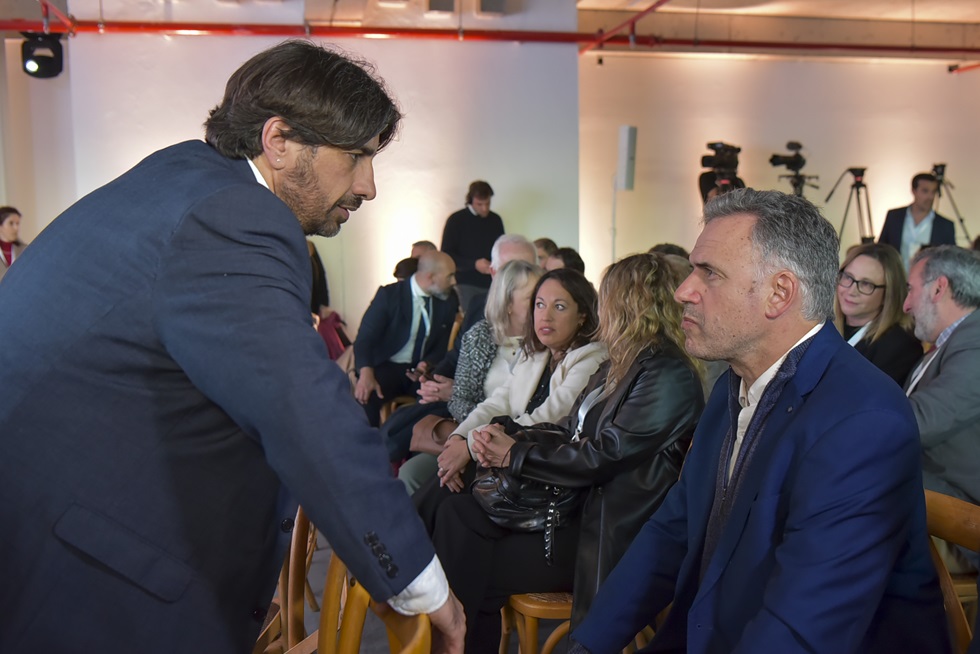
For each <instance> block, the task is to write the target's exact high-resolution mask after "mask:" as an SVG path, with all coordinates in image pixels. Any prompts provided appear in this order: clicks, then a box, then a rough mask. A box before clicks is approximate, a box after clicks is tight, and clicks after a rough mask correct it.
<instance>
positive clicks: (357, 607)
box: [316, 553, 432, 654]
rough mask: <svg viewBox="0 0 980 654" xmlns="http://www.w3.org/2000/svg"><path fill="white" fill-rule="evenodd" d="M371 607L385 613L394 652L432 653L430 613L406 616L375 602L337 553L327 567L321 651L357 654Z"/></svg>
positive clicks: (324, 653) (318, 641)
mask: <svg viewBox="0 0 980 654" xmlns="http://www.w3.org/2000/svg"><path fill="white" fill-rule="evenodd" d="M368 609H371V610H374V611H376V612H380V613H381V619H382V621H383V622H384V624H385V627H386V629H387V632H388V645H389V648H390V650H391V651H392V652H399V653H402V654H428V652H429V650H430V649H431V645H432V633H431V627H430V624H429V618H428V616H426V615H416V616H404V615H401V614H399V613H396V612H395V611H393V610H391V609H390V608H388V607H383V606H379V605H377V604H375V603H374V602H373V601H372V600H371V596H370V595H368V592H367V590H366V589H365V588H364V586H362V585H361V584H359V583H358V582H357V581H356V580H354V579H353V578H352V577H350V576H349V575H348V574H347V566H346V565H344V563H343V562H342V561H341V560H340V557H338V556H337V554H336V553H334V554H333V556H332V557H331V559H330V565H329V567H328V568H327V581H326V584H325V586H324V590H323V609H322V612H321V614H320V629H319V631H318V635H317V648H316V651H317V654H357V652H358V651H359V650H360V646H361V635H362V634H363V632H364V621H365V619H366V618H367V612H368Z"/></svg>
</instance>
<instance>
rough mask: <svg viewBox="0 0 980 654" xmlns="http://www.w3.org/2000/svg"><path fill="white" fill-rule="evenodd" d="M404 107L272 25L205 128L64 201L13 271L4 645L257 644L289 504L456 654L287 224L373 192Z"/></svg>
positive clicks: (453, 632)
mask: <svg viewBox="0 0 980 654" xmlns="http://www.w3.org/2000/svg"><path fill="white" fill-rule="evenodd" d="M400 118H401V116H400V114H399V112H398V110H397V108H396V107H395V105H394V102H393V101H392V99H391V98H390V97H389V96H388V94H387V92H386V91H385V89H384V87H383V85H382V83H381V81H380V80H378V79H377V78H376V77H374V75H373V71H372V69H371V68H370V67H369V66H367V65H365V64H363V63H360V62H356V61H352V60H351V59H349V58H346V57H344V56H341V55H338V54H335V53H333V52H330V51H327V50H324V49H323V48H320V47H317V46H315V45H313V44H311V43H308V42H305V41H288V42H285V43H282V44H280V45H278V46H275V47H273V48H271V49H270V50H267V51H265V52H262V53H260V54H258V55H256V56H255V57H253V58H252V59H251V60H249V61H248V62H246V63H245V64H244V65H243V66H242V67H241V68H240V69H239V70H238V71H236V72H235V73H234V74H233V75H232V77H231V79H230V80H229V82H228V85H227V87H226V91H225V96H224V99H223V100H222V102H221V104H220V105H219V106H218V107H216V108H215V109H214V110H213V111H212V112H211V116H210V118H209V119H208V121H207V123H206V138H207V143H203V142H200V141H192V142H186V143H181V144H178V145H175V146H172V147H170V148H166V149H164V150H161V151H160V152H157V153H155V154H152V155H150V156H149V157H147V158H146V159H145V160H143V161H142V162H141V163H140V164H138V165H137V166H136V167H135V168H133V169H132V170H130V171H129V172H127V173H125V174H124V175H122V176H121V177H119V178H118V179H116V180H115V181H113V182H110V183H109V184H107V185H106V186H104V187H102V188H101V189H98V190H96V191H94V192H93V193H91V194H90V195H88V196H87V197H85V198H82V199H81V200H80V201H79V202H77V203H76V204H75V205H74V206H72V207H71V208H69V209H68V210H67V211H66V212H65V213H64V214H62V215H61V216H60V217H59V218H57V219H56V220H55V221H54V222H53V223H52V224H51V226H50V227H49V228H48V229H46V230H45V231H44V232H43V233H42V234H41V236H39V237H38V239H37V240H36V242H35V245H34V246H33V247H32V248H31V249H30V250H27V251H26V252H25V254H24V256H23V259H22V260H21V261H18V265H17V267H16V268H14V269H12V270H11V271H10V272H9V273H8V275H7V278H6V279H5V280H4V283H3V285H2V288H0V303H2V306H3V307H4V308H3V311H2V312H0V338H2V339H3V341H4V342H5V344H6V346H5V347H4V348H3V350H2V352H0V388H2V389H3V392H2V393H0V445H2V448H3V452H4V454H3V457H0V496H2V497H3V498H4V499H3V503H2V508H0V517H2V524H3V525H4V530H5V534H6V535H5V537H4V538H2V539H0V579H3V584H2V588H0V614H2V615H3V616H4V618H3V626H2V628H0V651H4V652H20V651H28V650H30V651H37V652H67V651H75V652H96V651H105V652H122V651H130V650H133V649H138V650H140V651H142V652H160V653H161V654H162V653H163V652H180V651H186V652H190V651H200V652H204V651H207V652H222V653H224V652H228V653H231V652H249V651H251V648H252V644H253V643H254V639H255V637H256V636H257V634H258V632H259V629H260V627H261V626H262V622H263V619H264V617H265V610H266V607H267V606H268V605H269V601H270V599H271V597H272V593H273V590H274V588H275V583H276V576H277V571H278V569H279V566H280V563H281V562H282V557H283V554H284V551H285V548H286V545H287V544H288V541H289V537H290V535H289V532H290V531H291V529H292V524H293V521H292V517H293V515H294V514H295V511H296V503H297V501H298V502H299V503H301V504H302V505H303V506H304V507H305V509H306V511H307V512H308V513H309V514H310V516H311V518H312V520H313V522H314V523H315V524H316V526H317V527H318V528H319V529H320V530H321V531H322V532H323V533H324V534H325V535H326V537H327V539H328V540H329V541H330V544H331V545H332V546H333V548H334V549H335V550H336V551H337V553H338V554H339V555H340V557H341V558H342V559H343V560H344V561H345V562H346V563H347V564H348V566H349V567H350V568H351V570H352V571H353V574H354V575H355V576H356V577H357V579H358V580H359V581H360V582H361V583H362V584H364V586H365V587H366V588H367V589H368V590H369V591H370V593H371V594H372V595H373V596H374V597H375V598H377V599H379V600H388V601H389V603H390V604H391V605H392V607H394V608H395V609H396V610H398V611H400V612H403V613H409V614H412V613H422V612H429V613H431V614H432V620H433V624H434V625H435V627H436V629H437V633H436V643H435V649H436V650H437V651H453V652H459V651H461V649H462V637H463V630H464V627H463V619H462V612H461V610H460V608H459V605H458V602H457V601H456V600H455V598H454V597H453V596H452V594H451V592H450V591H449V589H448V586H447V584H446V580H445V575H444V574H443V572H442V567H441V565H440V564H439V561H438V559H437V558H435V555H434V553H433V549H432V546H431V544H430V543H429V542H428V539H427V537H426V535H425V531H424V529H423V527H422V524H421V522H420V521H419V519H418V517H417V514H416V512H415V511H414V509H413V507H412V505H411V502H410V501H409V499H408V497H407V496H406V495H405V492H404V490H403V488H402V486H401V484H399V483H398V482H397V481H395V480H394V479H392V478H391V476H390V470H389V467H388V462H387V457H386V453H385V450H384V447H383V445H382V443H381V440H380V438H379V437H378V435H377V434H376V433H375V432H373V431H372V430H371V429H370V428H369V427H368V424H367V422H366V420H365V419H364V412H363V410H362V409H361V407H360V406H358V405H357V403H356V402H355V401H354V399H353V398H352V397H351V394H350V388H349V384H348V381H347V377H346V376H345V375H344V374H343V373H342V372H341V371H340V369H339V368H338V367H337V366H336V365H335V364H333V363H332V362H331V361H330V360H329V359H328V357H327V351H326V349H325V348H324V346H323V342H322V341H321V340H320V338H319V336H318V335H317V334H316V332H315V331H314V330H313V329H312V328H311V316H310V306H309V303H310V296H311V281H310V264H309V258H308V254H307V247H306V243H305V235H321V236H333V235H335V234H336V233H337V232H338V231H339V229H340V225H341V224H342V223H344V222H345V221H347V219H348V218H349V216H350V213H351V212H352V211H355V210H356V209H357V208H358V207H359V206H360V204H361V203H362V202H363V201H365V200H371V199H373V198H374V196H375V186H374V171H373V159H374V156H375V155H376V154H377V152H378V151H379V150H381V149H382V148H383V147H384V146H386V145H387V144H388V143H389V141H390V140H391V138H392V137H393V135H394V133H395V130H396V128H397V126H398V122H399V120H400ZM280 482H281V485H280Z"/></svg>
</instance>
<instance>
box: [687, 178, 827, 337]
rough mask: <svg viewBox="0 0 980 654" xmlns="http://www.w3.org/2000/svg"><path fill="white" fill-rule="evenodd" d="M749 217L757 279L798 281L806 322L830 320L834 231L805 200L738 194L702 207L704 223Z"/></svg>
mask: <svg viewBox="0 0 980 654" xmlns="http://www.w3.org/2000/svg"><path fill="white" fill-rule="evenodd" d="M738 214H749V215H752V216H755V217H756V218H757V221H756V223H755V225H754V226H753V227H752V244H753V245H754V246H755V250H756V254H757V255H758V256H759V261H760V267H759V269H758V271H757V275H758V277H759V278H760V279H761V278H762V277H763V276H766V275H770V274H772V273H774V272H776V271H778V270H789V271H790V272H792V273H793V274H794V275H796V277H797V279H799V280H800V291H801V294H802V296H803V310H802V314H803V318H804V319H805V320H812V321H818V320H827V319H832V317H833V315H834V293H835V290H836V288H837V267H838V265H839V252H840V241H839V240H838V238H837V233H836V232H835V231H834V227H833V225H831V224H830V223H829V222H827V219H826V218H824V217H823V216H821V215H820V211H819V210H818V209H817V208H816V207H815V206H814V205H813V203H811V202H810V201H809V200H807V199H806V198H803V197H800V196H795V195H787V194H785V193H781V192H779V191H756V190H754V189H736V190H734V191H731V192H730V193H725V194H724V195H719V196H718V197H716V198H714V199H713V200H711V201H710V202H708V203H707V204H706V205H705V207H704V222H705V224H708V223H709V222H711V221H712V220H716V219H718V218H724V217H726V216H735V215H738Z"/></svg>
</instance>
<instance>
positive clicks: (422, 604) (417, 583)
mask: <svg viewBox="0 0 980 654" xmlns="http://www.w3.org/2000/svg"><path fill="white" fill-rule="evenodd" d="M447 599H449V581H448V580H447V579H446V573H445V572H444V571H443V569H442V564H441V563H439V557H437V556H433V557H432V560H431V561H429V565H427V566H425V569H424V570H423V571H422V572H420V573H419V576H418V577H416V578H415V579H414V580H413V581H412V583H410V584H409V585H408V586H406V587H405V590H403V591H402V592H400V593H398V594H397V595H395V596H394V597H392V598H390V599H389V600H388V604H390V605H391V608H393V609H395V610H396V611H398V612H399V613H401V614H402V615H418V614H419V613H432V612H433V611H435V610H436V609H438V608H440V607H441V606H442V605H443V604H445V603H446V600H447Z"/></svg>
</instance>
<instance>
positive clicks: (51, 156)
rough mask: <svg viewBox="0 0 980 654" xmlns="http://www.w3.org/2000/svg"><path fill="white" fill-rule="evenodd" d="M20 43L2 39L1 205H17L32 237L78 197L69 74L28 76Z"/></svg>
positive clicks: (26, 234)
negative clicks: (40, 77)
mask: <svg viewBox="0 0 980 654" xmlns="http://www.w3.org/2000/svg"><path fill="white" fill-rule="evenodd" d="M20 44H21V39H8V40H0V48H2V50H3V52H4V56H3V58H2V61H0V66H2V67H3V74H2V75H0V131H2V135H0V155H2V156H0V177H2V178H3V183H2V185H0V205H12V206H14V207H17V209H18V210H19V211H20V212H21V214H22V216H23V219H22V220H21V226H20V236H21V238H22V239H23V240H25V241H31V240H33V238H34V237H35V236H36V235H37V233H38V232H40V231H41V229H43V228H44V227H45V226H46V225H47V224H48V223H49V222H51V220H52V219H53V218H54V217H55V216H57V215H58V214H59V213H61V212H62V211H63V210H64V208H65V207H67V206H68V205H69V204H71V203H72V202H73V201H74V199H75V162H74V158H73V154H72V153H73V149H74V143H73V138H72V133H71V107H72V95H71V89H70V85H69V76H68V75H67V74H62V75H61V76H59V77H56V78H53V79H46V80H45V79H35V78H33V77H29V76H28V75H26V74H25V73H24V72H23V71H22V70H21V53H20ZM65 48H66V51H67V50H68V49H69V48H70V45H66V46H65ZM67 67H68V66H67V63H66V69H67Z"/></svg>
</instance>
